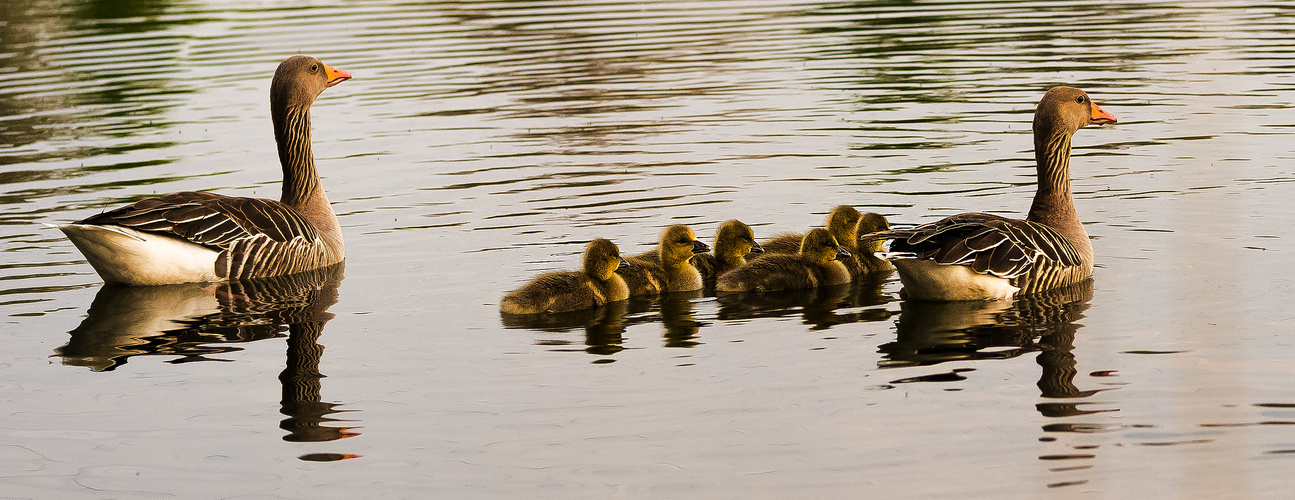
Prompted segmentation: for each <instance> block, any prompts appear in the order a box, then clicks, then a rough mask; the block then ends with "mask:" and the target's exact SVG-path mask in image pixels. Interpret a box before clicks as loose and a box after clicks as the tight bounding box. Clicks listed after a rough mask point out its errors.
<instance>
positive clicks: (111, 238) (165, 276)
mask: <svg viewBox="0 0 1295 500" xmlns="http://www.w3.org/2000/svg"><path fill="white" fill-rule="evenodd" d="M349 78H351V74H350V73H348V72H346V71H342V70H339V69H336V68H333V67H330V66H328V65H326V64H324V63H322V62H320V61H319V59H315V58H313V57H308V56H293V57H290V58H288V59H287V60H285V61H283V62H282V63H280V64H279V68H278V70H276V71H275V72H274V80H273V81H272V82H271V83H270V114H271V117H272V119H273V121H274V139H275V142H277V143H278V149H279V163H280V164H281V165H282V167H283V197H282V198H281V199H280V200H279V201H274V200H268V199H264V198H240V197H233V196H222V195H218V194H212V193H205V192H195V191H184V192H179V193H171V194H168V195H164V196H161V197H157V198H149V199H145V200H141V201H138V202H135V203H133V204H130V205H127V206H125V207H121V208H118V209H115V210H111V211H108V212H104V213H101V214H99V215H95V216H92V217H88V218H86V219H83V220H80V221H77V222H75V223H72V224H67V225H63V226H58V227H59V229H61V230H62V231H63V233H64V234H66V235H67V237H68V239H70V240H72V243H73V244H75V245H76V247H77V249H79V250H81V253H82V254H84V255H85V258H86V260H87V261H89V262H90V265H91V266H93V267H94V270H95V271H97V272H98V273H99V276H101V277H103V280H104V281H106V282H109V283H124V284H129V285H163V284H173V283H191V282H207V281H224V280H233V279H243V278H258V277H265V276H278V275H284V274H292V273H297V272H302V271H307V270H311V269H317V268H321V267H325V266H329V265H332V264H336V263H338V262H341V261H342V260H343V259H344V258H345V250H344V247H343V243H342V229H341V226H340V225H339V224H338V222H337V216H336V215H334V214H333V209H332V207H331V206H329V203H328V197H327V196H326V195H325V194H324V188H323V186H322V185H321V184H320V180H319V173H318V172H317V171H316V170H315V156H314V154H313V153H311V150H310V105H311V103H313V102H314V101H315V97H317V96H319V94H320V93H321V92H323V91H324V89H326V88H328V87H331V86H333V85H336V84H338V83H341V82H342V81H344V80H347V79H349Z"/></svg>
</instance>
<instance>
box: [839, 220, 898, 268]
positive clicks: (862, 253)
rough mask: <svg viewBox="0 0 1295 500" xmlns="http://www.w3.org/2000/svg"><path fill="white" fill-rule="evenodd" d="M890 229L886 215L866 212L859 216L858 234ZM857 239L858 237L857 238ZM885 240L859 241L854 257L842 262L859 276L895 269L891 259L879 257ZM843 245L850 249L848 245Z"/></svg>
mask: <svg viewBox="0 0 1295 500" xmlns="http://www.w3.org/2000/svg"><path fill="white" fill-rule="evenodd" d="M888 229H890V222H888V221H887V220H886V218H885V217H884V216H882V215H881V214H878V213H874V212H864V213H863V216H862V217H861V218H859V226H858V234H859V235H860V236H862V235H865V234H869V233H876V232H880V231H886V230H888ZM856 241H857V239H856ZM882 243H883V240H867V241H857V243H856V246H855V248H854V249H853V250H852V251H854V252H855V253H854V258H853V259H846V260H844V261H842V262H844V263H845V267H847V268H849V269H850V274H851V275H852V276H854V277H856V278H857V277H858V276H859V275H861V274H868V273H881V272H890V271H894V270H895V266H893V265H891V264H890V261H888V260H886V259H883V258H881V257H878V256H877V255H876V254H877V253H878V252H881V251H882ZM841 246H843V247H845V248H846V249H850V247H849V246H848V245H845V244H842V245H841Z"/></svg>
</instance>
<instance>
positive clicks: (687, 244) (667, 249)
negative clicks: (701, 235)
mask: <svg viewBox="0 0 1295 500" xmlns="http://www.w3.org/2000/svg"><path fill="white" fill-rule="evenodd" d="M709 250H710V247H709V246H707V245H706V244H705V243H702V242H700V241H697V235H696V234H694V233H693V232H692V229H690V228H689V227H688V226H685V225H683V224H675V225H673V226H670V227H667V228H665V231H662V232H661V242H660V243H659V244H658V246H657V253H659V254H660V255H661V263H662V264H664V265H667V266H671V265H679V264H683V263H685V262H688V259H691V258H692V256H693V254H695V253H702V252H707V251H709Z"/></svg>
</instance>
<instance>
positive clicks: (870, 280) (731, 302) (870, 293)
mask: <svg viewBox="0 0 1295 500" xmlns="http://www.w3.org/2000/svg"><path fill="white" fill-rule="evenodd" d="M889 276H890V273H889V272H879V273H867V274H862V275H859V277H858V278H857V279H855V280H854V281H853V282H852V283H849V284H844V285H833V286H825V287H819V288H813V289H805V290H787V291H781V292H718V293H717V294H716V298H717V299H718V301H719V319H722V320H730V319H745V318H776V317H782V316H792V315H797V314H799V315H800V316H801V318H802V319H803V320H804V323H805V324H808V325H813V329H814V330H825V329H828V328H831V327H834V326H837V325H842V324H848V323H859V322H868V321H883V320H886V319H888V318H890V316H891V313H890V312H889V311H886V309H885V308H884V307H878V306H883V305H885V304H886V303H888V302H890V300H891V299H890V298H889V297H887V296H886V295H885V294H884V293H883V292H882V287H883V286H884V285H885V283H886V279H887V278H888V277H889ZM853 308H862V309H861V310H858V311H852V312H841V311H842V310H843V309H853Z"/></svg>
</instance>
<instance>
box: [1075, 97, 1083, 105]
mask: <svg viewBox="0 0 1295 500" xmlns="http://www.w3.org/2000/svg"><path fill="white" fill-rule="evenodd" d="M1075 102H1077V103H1079V104H1083V103H1084V96H1079V97H1076V98H1075Z"/></svg>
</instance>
